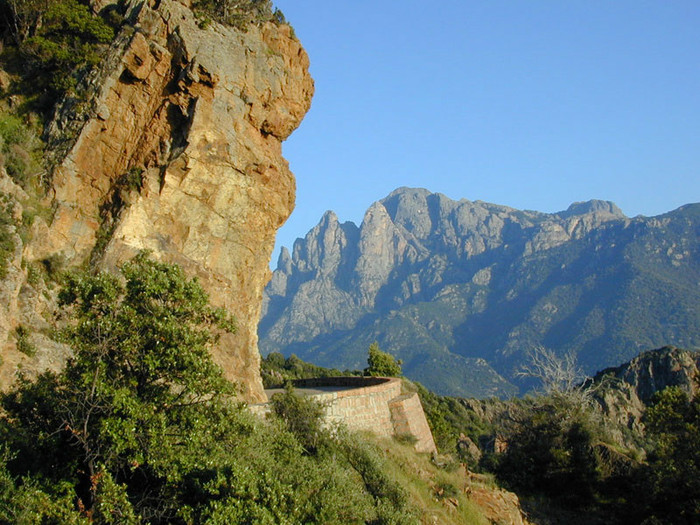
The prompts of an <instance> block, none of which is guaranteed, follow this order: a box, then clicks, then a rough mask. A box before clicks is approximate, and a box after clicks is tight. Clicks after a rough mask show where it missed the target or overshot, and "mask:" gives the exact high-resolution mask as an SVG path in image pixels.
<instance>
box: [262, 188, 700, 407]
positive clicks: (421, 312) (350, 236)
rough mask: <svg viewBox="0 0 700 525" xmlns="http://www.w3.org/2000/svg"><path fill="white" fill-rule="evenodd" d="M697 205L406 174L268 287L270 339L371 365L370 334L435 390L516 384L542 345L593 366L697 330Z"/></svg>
mask: <svg viewBox="0 0 700 525" xmlns="http://www.w3.org/2000/svg"><path fill="white" fill-rule="evenodd" d="M699 210H700V206H699V205H697V204H696V205H688V206H685V207H683V208H680V209H678V210H676V211H673V212H670V213H668V214H666V215H662V216H659V217H652V218H647V217H635V218H628V217H626V216H625V215H624V214H623V213H622V212H621V211H620V210H619V208H617V206H615V205H614V204H613V203H610V202H605V201H590V202H584V203H575V204H572V205H571V206H570V207H569V208H568V209H567V210H565V211H562V212H559V213H539V212H535V211H527V210H516V209H513V208H509V207H506V206H499V205H495V204H488V203H485V202H480V201H475V202H473V201H468V200H466V199H462V200H460V201H455V200H452V199H449V198H447V197H445V196H444V195H440V194H434V193H430V192H429V191H427V190H424V189H414V188H400V189H398V190H396V191H394V192H393V193H392V194H390V195H389V196H387V197H386V198H384V199H382V200H380V201H378V202H375V203H374V204H372V205H371V206H370V207H369V209H368V210H367V212H366V213H365V217H364V219H363V222H362V224H361V225H360V226H359V227H358V226H356V225H355V224H352V223H349V222H346V223H341V222H339V220H338V218H337V217H336V215H335V214H334V213H333V212H327V213H326V214H325V215H324V217H323V218H322V220H321V221H320V222H319V224H318V225H317V226H316V227H315V228H313V229H312V230H311V231H310V232H309V233H308V234H307V235H306V237H305V238H304V239H298V240H297V241H296V242H295V244H294V249H293V252H292V253H291V254H290V253H289V252H288V251H287V250H283V251H282V254H281V255H280V258H279V262H278V267H277V270H276V271H275V272H274V274H273V277H272V280H271V282H270V284H269V285H268V287H267V288H266V292H265V299H264V301H265V302H264V309H263V318H262V321H261V323H260V328H259V330H260V338H261V339H260V347H261V350H262V351H263V353H268V352H271V351H281V352H282V353H283V354H285V355H289V354H291V353H295V354H296V355H298V356H299V357H301V358H302V359H304V360H306V361H310V362H313V363H315V364H318V365H322V366H327V367H337V368H340V369H343V368H364V366H365V362H366V359H367V348H368V346H369V345H370V344H371V343H372V342H373V341H375V340H376V341H378V342H379V344H380V346H381V347H382V349H384V350H385V351H389V352H391V353H393V354H394V355H396V356H397V357H399V358H401V359H403V361H404V372H405V373H406V374H407V375H408V376H409V377H411V378H413V379H416V380H418V381H420V382H421V383H423V384H424V385H426V386H427V387H428V388H430V389H431V390H433V391H435V392H438V393H442V394H447V395H458V396H465V397H471V396H475V397H489V396H493V395H498V396H506V397H507V396H508V395H511V394H513V393H514V392H515V388H514V384H518V386H521V387H523V388H527V387H528V385H524V384H523V385H521V384H520V383H518V378H516V377H514V375H513V372H514V370H516V369H517V368H518V367H519V366H520V365H521V364H522V363H523V362H524V361H525V360H526V359H527V358H528V349H530V348H532V347H534V346H539V345H542V346H545V347H548V348H551V349H552V350H554V351H555V352H557V353H558V354H559V355H564V354H566V353H568V352H573V353H574V354H576V355H577V356H578V361H579V364H581V365H582V366H583V367H584V369H585V371H586V372H587V373H594V372H595V371H597V370H600V369H601V368H604V367H608V366H611V365H615V364H617V363H620V362H622V361H625V360H628V359H630V358H632V357H634V356H635V355H637V354H638V353H639V352H640V351H641V350H645V349H649V348H655V347H659V346H662V345H664V344H667V343H672V344H674V345H678V346H684V347H689V348H693V347H696V346H697V345H698V344H700V317H698V311H699V308H700V293H698V287H697V283H698V276H700V266H699V265H698V258H697V257H696V255H697V253H698V250H700V246H699V245H698V235H697V232H698V231H699V228H700V214H699Z"/></svg>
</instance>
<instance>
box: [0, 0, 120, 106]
mask: <svg viewBox="0 0 700 525" xmlns="http://www.w3.org/2000/svg"><path fill="white" fill-rule="evenodd" d="M2 4H3V5H2V7H3V8H4V9H3V11H4V14H5V24H6V28H5V29H6V31H5V34H6V35H8V34H9V35H11V36H12V38H11V39H7V36H6V42H5V43H6V44H11V46H8V49H7V50H6V51H5V53H4V55H5V56H4V59H5V62H6V67H9V69H14V70H15V71H16V73H17V74H18V75H19V76H20V77H21V82H20V85H19V86H16V87H15V88H13V89H14V91H15V92H17V93H19V94H22V95H23V96H24V97H27V100H28V102H29V104H30V106H32V107H33V109H37V110H39V111H41V112H43V113H45V114H48V113H49V112H50V110H51V109H52V108H53V106H54V104H55V103H56V102H57V101H58V100H60V99H61V98H62V97H63V95H64V94H65V93H66V92H68V91H71V90H73V88H75V87H76V85H77V81H78V78H79V77H80V76H81V75H82V74H84V73H85V72H87V71H89V70H90V69H91V68H92V67H93V66H95V65H96V64H97V63H98V62H99V60H100V56H101V52H102V50H103V49H105V48H106V46H105V44H107V43H109V42H110V41H111V40H112V39H113V38H114V29H113V28H112V27H110V26H109V25H108V24H107V23H106V22H105V21H104V20H102V19H101V18H100V17H98V16H95V15H93V14H92V13H91V11H90V8H89V7H88V5H87V2H85V3H83V2H79V1H78V0H52V1H51V2H45V1H38V0H3V1H2Z"/></svg>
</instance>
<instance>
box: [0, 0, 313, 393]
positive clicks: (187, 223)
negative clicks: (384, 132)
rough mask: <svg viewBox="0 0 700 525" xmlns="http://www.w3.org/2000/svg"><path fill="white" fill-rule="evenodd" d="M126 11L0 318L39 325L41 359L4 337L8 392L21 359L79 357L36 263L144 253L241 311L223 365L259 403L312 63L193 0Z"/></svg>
mask: <svg viewBox="0 0 700 525" xmlns="http://www.w3.org/2000/svg"><path fill="white" fill-rule="evenodd" d="M103 3H104V2H103ZM108 3H109V2H108ZM125 5H126V12H125V17H126V20H127V23H126V24H125V25H124V26H123V27H122V29H121V31H120V33H119V35H118V36H117V38H116V39H115V41H114V42H113V44H112V45H111V48H110V50H109V53H108V55H107V56H106V57H105V58H104V60H103V62H102V64H101V67H100V69H99V71H97V72H95V73H94V74H93V75H92V76H91V78H90V79H89V86H88V88H87V91H88V93H90V97H89V100H88V101H87V102H81V103H76V101H75V100H66V101H65V102H64V104H63V106H62V107H61V108H60V109H59V111H58V112H57V117H56V119H55V120H54V122H53V123H52V124H51V127H50V129H49V132H48V136H49V146H50V148H51V151H52V152H53V155H54V157H55V158H54V162H55V169H54V171H53V177H52V182H51V189H50V195H49V197H48V198H47V201H46V202H45V205H46V207H50V208H51V209H52V210H53V214H52V216H51V217H50V218H48V219H46V220H44V219H41V218H37V219H36V220H35V221H34V223H33V226H32V231H31V236H30V238H31V240H30V241H29V242H28V243H27V244H26V245H24V246H23V245H22V243H21V241H20V240H19V239H18V246H19V247H20V248H21V249H19V248H18V253H17V257H16V258H15V260H14V264H13V265H12V268H11V270H10V279H8V282H7V283H5V289H6V290H5V293H6V294H7V295H8V297H7V300H6V301H3V307H6V311H5V312H3V315H2V316H0V317H2V319H3V323H2V324H3V325H4V326H5V328H6V329H9V328H11V327H13V326H16V325H18V324H25V325H28V326H31V327H34V328H39V329H40V330H39V333H36V334H34V335H33V336H32V341H33V344H35V345H36V346H37V355H36V357H35V358H33V359H30V358H28V357H25V356H23V355H21V354H19V353H18V352H17V351H16V350H15V344H14V341H13V339H12V338H8V337H7V330H5V331H4V332H3V334H0V335H3V336H4V337H3V339H2V341H0V343H5V341H7V344H5V345H4V354H5V359H4V364H3V368H2V379H3V382H4V383H7V382H8V381H10V380H11V378H12V376H13V374H14V371H15V369H16V368H17V367H18V366H20V365H21V366H22V367H23V368H24V369H27V370H32V369H41V368H46V367H47V366H54V367H57V366H60V364H61V361H62V359H63V358H64V356H65V352H66V350H65V349H61V348H60V346H58V345H56V344H55V343H52V342H51V341H50V339H49V338H48V337H46V336H45V335H42V333H41V331H42V329H44V330H43V332H46V330H45V329H46V328H47V322H46V318H47V317H50V315H52V308H53V306H52V304H53V302H52V293H53V292H52V291H51V290H50V289H48V288H43V289H42V288H41V286H39V285H36V284H35V285H32V284H28V283H27V282H26V276H27V271H26V270H25V269H23V268H24V267H30V266H31V265H32V264H33V263H35V262H37V261H42V262H43V263H44V264H45V265H49V264H53V265H59V264H60V265H62V266H64V267H65V266H80V265H84V264H88V263H89V264H91V265H93V266H97V267H100V268H104V269H111V268H114V267H115V266H116V265H117V264H119V263H120V262H121V261H123V260H125V259H127V258H130V257H131V256H133V255H134V254H136V253H137V252H138V251H139V250H143V249H147V250H150V251H151V252H152V253H153V255H154V257H156V258H157V259H159V260H163V261H167V262H174V263H178V264H180V265H181V266H182V267H184V268H185V270H186V271H187V272H188V273H189V274H190V275H193V276H197V277H198V279H199V280H200V282H201V283H202V285H203V286H204V288H205V289H206V290H207V292H208V293H209V294H210V296H211V299H212V302H213V303H214V304H216V305H218V306H223V307H225V308H226V309H227V310H228V311H230V312H231V313H233V314H234V316H235V317H236V319H237V322H238V331H237V333H236V334H235V335H233V336H231V337H226V338H223V339H222V340H220V342H219V344H218V346H217V348H216V349H215V358H216V360H217V361H218V362H219V363H220V364H221V365H222V366H223V368H224V370H225V372H226V375H227V377H228V378H229V379H232V380H234V381H236V382H238V383H239V385H240V386H241V389H242V392H243V395H244V397H245V398H246V399H249V400H254V401H257V400H261V399H262V398H263V396H264V393H263V390H262V383H261V381H260V376H259V353H258V349H257V332H256V325H257V322H258V319H259V316H260V308H261V301H262V291H263V287H264V286H265V284H266V283H267V281H268V278H269V269H268V262H269V259H270V254H271V251H272V248H273V244H274V237H275V233H276V230H277V228H279V226H280V225H281V224H282V223H283V222H284V221H285V220H286V218H287V217H288V216H289V214H290V213H291V210H292V209H293V206H294V194H295V182H294V178H293V175H292V173H291V172H290V170H289V167H288V164H287V162H286V161H285V159H284V158H283V157H282V152H281V143H282V141H283V140H284V139H285V138H287V136H289V134H290V133H291V132H292V131H293V130H294V129H295V128H296V127H297V126H298V125H299V123H300V121H301V119H302V118H303V117H304V114H305V113H306V111H307V110H308V108H309V106H310V103H311V97H312V94H313V81H312V79H311V77H310V76H309V73H308V65H309V61H308V57H307V55H306V53H305V51H304V49H303V48H302V46H301V44H300V43H299V42H298V40H297V39H296V38H295V37H294V35H293V32H292V30H291V28H290V27H289V26H287V25H284V24H279V25H278V24H273V23H265V24H262V25H260V26H256V25H253V24H251V25H250V26H249V27H248V28H247V30H246V31H243V30H240V29H236V28H233V27H227V26H223V25H220V24H217V23H214V22H212V23H209V24H206V26H205V25H204V24H202V23H201V22H200V21H199V20H198V19H197V17H196V16H195V15H194V14H193V12H192V10H191V9H190V7H189V2H188V1H185V0H182V1H176V0H149V1H136V0H130V1H129V2H126V4H125ZM22 259H23V263H22V264H21V265H20V262H21V261H22ZM42 286H43V285H42ZM42 312H43V313H42Z"/></svg>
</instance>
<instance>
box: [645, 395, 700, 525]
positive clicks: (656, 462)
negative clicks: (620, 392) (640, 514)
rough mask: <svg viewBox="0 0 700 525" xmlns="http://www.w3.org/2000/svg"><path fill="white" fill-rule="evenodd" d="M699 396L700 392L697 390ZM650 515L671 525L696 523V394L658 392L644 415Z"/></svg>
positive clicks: (699, 513) (699, 460)
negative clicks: (649, 443) (648, 445)
mask: <svg viewBox="0 0 700 525" xmlns="http://www.w3.org/2000/svg"><path fill="white" fill-rule="evenodd" d="M698 392H700V389H698ZM646 424H647V430H648V435H649V436H650V437H651V438H652V442H653V443H654V446H653V448H652V450H651V451H650V454H649V480H650V482H651V489H650V491H649V498H648V499H647V501H649V504H650V514H652V515H653V516H654V517H655V519H657V520H665V521H668V522H672V523H699V522H700V393H698V394H696V395H695V397H694V398H693V399H692V400H691V399H689V398H688V396H687V395H686V394H685V392H683V391H682V390H681V389H680V388H678V387H669V388H666V389H665V390H663V391H662V392H659V393H658V394H657V395H656V396H655V398H654V399H653V404H652V406H651V407H650V408H649V410H648V411H647V414H646Z"/></svg>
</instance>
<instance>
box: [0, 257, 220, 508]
mask: <svg viewBox="0 0 700 525" xmlns="http://www.w3.org/2000/svg"><path fill="white" fill-rule="evenodd" d="M122 274H123V276H124V278H125V281H126V282H125V284H122V283H121V282H120V281H119V280H118V279H117V278H116V277H114V276H111V275H109V274H105V273H103V274H99V275H96V276H88V275H85V274H75V275H72V276H70V277H69V279H68V285H67V286H66V288H65V289H64V290H63V291H62V292H61V294H60V300H61V302H62V303H63V304H64V305H66V306H68V307H70V308H71V309H72V314H73V316H74V319H75V322H74V323H73V324H71V325H70V326H69V327H68V328H67V329H66V330H65V331H64V332H63V334H62V335H63V338H64V340H65V341H66V342H68V343H69V344H70V345H71V346H72V347H73V349H74V351H75V356H74V357H73V358H72V359H71V360H70V362H69V363H68V365H67V367H66V369H65V371H64V372H63V373H61V374H53V373H46V374H43V375H42V376H40V377H39V378H38V380H36V381H34V382H29V381H27V380H23V381H21V382H20V386H19V388H18V389H16V390H15V391H14V392H12V393H10V394H8V395H6V396H5V397H4V398H3V407H4V409H5V410H6V412H7V415H8V419H7V422H8V423H9V424H10V426H11V429H12V430H11V431H8V434H7V435H6V438H7V440H8V441H9V442H10V443H12V444H13V445H14V447H15V449H16V450H18V451H19V454H18V456H17V458H16V459H14V460H13V461H11V462H10V465H11V466H14V467H19V466H20V465H21V466H24V467H25V468H26V467H29V470H30V471H33V472H35V473H39V474H41V475H42V476H45V477H46V478H48V479H52V478H53V479H55V480H57V481H58V480H61V479H74V480H75V481H76V492H77V496H78V497H79V498H80V501H81V502H82V503H81V504H82V505H83V506H84V507H85V508H86V509H92V508H93V507H94V506H95V504H96V503H97V502H98V501H99V491H100V486H101V484H100V483H98V481H99V480H104V483H107V484H108V485H109V484H112V485H113V484H114V483H120V482H124V481H127V480H129V479H133V478H134V477H138V478H140V479H142V480H144V483H145V485H147V486H148V488H147V490H148V491H149V492H153V493H155V494H156V496H155V499H157V500H158V505H162V506H165V507H167V504H164V502H163V499H166V495H165V493H166V492H167V490H166V489H167V486H168V484H169V483H172V482H174V481H177V480H179V479H181V477H182V476H183V473H184V472H185V471H187V470H188V469H191V468H193V467H194V466H196V465H197V464H201V465H202V466H204V464H205V461H204V459H203V457H202V452H203V450H195V449H193V448H192V445H194V444H195V443H197V442H199V444H200V445H201V446H204V445H205V442H206V440H207V438H210V437H212V435H215V434H216V432H217V430H221V429H218V428H217V426H216V424H217V422H220V421H221V419H222V417H225V415H226V412H227V411H228V410H230V409H229V408H227V403H228V399H229V397H230V395H231V394H233V388H232V385H231V384H230V383H228V382H227V381H226V380H225V379H224V378H223V375H222V372H221V370H220V369H219V368H218V367H217V366H216V365H214V363H213V362H212V361H211V358H210V356H209V353H208V347H209V346H210V344H211V343H212V342H213V340H214V337H213V336H212V335H211V332H210V330H209V328H210V327H213V326H216V327H219V329H221V330H226V331H232V330H233V324H232V322H231V320H230V319H228V318H227V317H226V316H225V314H224V312H223V311H221V310H217V309H214V308H212V307H210V306H209V304H208V298H207V295H206V294H205V292H204V291H203V290H202V288H201V287H200V286H199V284H198V283H197V282H196V281H192V280H188V279H186V277H185V275H184V273H183V272H182V270H181V269H179V268H178V267H176V266H170V265H166V264H161V263H157V262H154V261H152V260H150V259H148V258H147V256H146V255H144V254H142V255H139V256H137V257H136V258H135V259H134V260H132V261H131V262H129V263H126V264H125V265H124V266H123V267H122ZM207 417H209V418H210V421H209V422H206V423H205V418H207ZM20 471H21V469H20ZM110 476H111V477H113V479H112V481H107V480H109V477H110ZM144 490H146V489H145V488H144ZM144 505H145V506H148V504H144ZM169 510H172V509H169Z"/></svg>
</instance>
